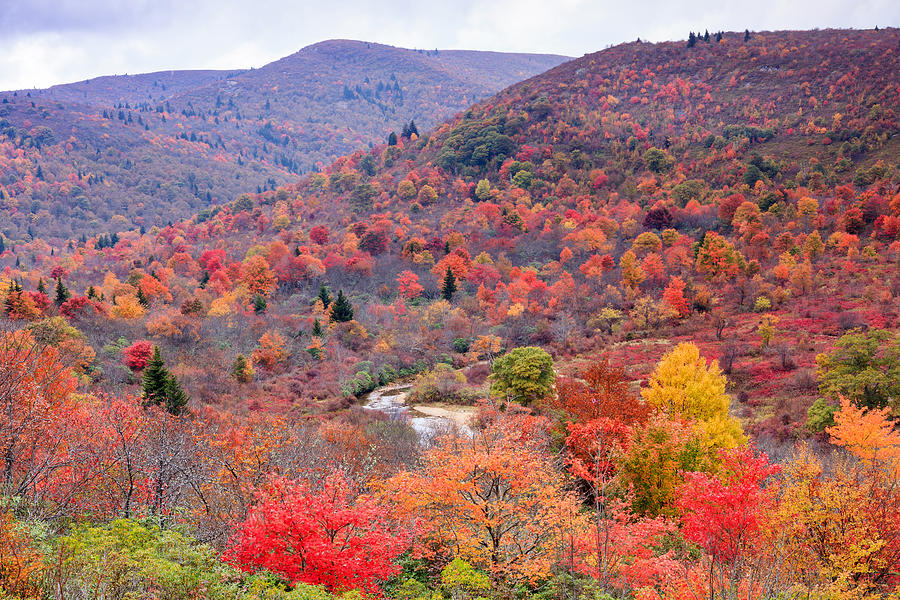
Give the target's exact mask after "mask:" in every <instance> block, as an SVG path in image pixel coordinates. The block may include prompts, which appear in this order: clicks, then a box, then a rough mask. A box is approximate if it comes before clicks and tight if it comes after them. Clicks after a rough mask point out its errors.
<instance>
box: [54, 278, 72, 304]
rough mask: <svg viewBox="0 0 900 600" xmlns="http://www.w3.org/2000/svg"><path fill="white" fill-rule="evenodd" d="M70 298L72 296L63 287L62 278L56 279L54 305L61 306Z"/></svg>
mask: <svg viewBox="0 0 900 600" xmlns="http://www.w3.org/2000/svg"><path fill="white" fill-rule="evenodd" d="M71 297H72V294H70V293H69V290H68V289H66V286H64V285H63V282H62V278H61V277H59V278H57V279H56V303H57V304H62V303H63V302H65V301H66V300H68V299H69V298H71Z"/></svg>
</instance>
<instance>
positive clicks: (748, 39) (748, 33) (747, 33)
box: [744, 29, 750, 42]
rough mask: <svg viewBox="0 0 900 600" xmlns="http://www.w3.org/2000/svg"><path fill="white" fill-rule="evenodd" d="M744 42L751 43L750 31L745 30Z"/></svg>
mask: <svg viewBox="0 0 900 600" xmlns="http://www.w3.org/2000/svg"><path fill="white" fill-rule="evenodd" d="M744 41H745V42H749V41H750V30H749V29H745V30H744Z"/></svg>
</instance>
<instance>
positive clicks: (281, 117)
mask: <svg viewBox="0 0 900 600" xmlns="http://www.w3.org/2000/svg"><path fill="white" fill-rule="evenodd" d="M564 60H566V58H565V57H561V56H550V55H529V54H505V53H494V52H470V51H437V50H435V51H428V52H426V51H417V50H407V49H402V48H395V47H392V46H384V45H380V44H371V43H367V42H355V41H349V40H331V41H327V42H322V43H319V44H314V45H312V46H308V47H306V48H304V49H302V50H300V51H299V52H297V53H295V54H293V55H291V56H288V57H285V58H283V59H281V60H278V61H275V62H273V63H270V64H268V65H265V66H264V67H262V68H259V69H249V70H237V71H164V72H159V73H148V74H141V75H120V76H110V77H99V78H95V79H91V80H88V81H83V82H78V83H70V84H65V85H59V86H53V87H51V88H48V89H46V90H19V91H14V92H3V93H0V171H2V172H3V173H4V175H3V177H2V178H0V203H2V208H3V209H4V211H3V213H2V217H0V231H2V233H3V235H5V236H6V238H7V239H10V240H24V239H29V238H31V237H32V236H34V237H36V238H46V239H56V240H58V239H60V238H67V237H77V236H78V235H80V234H81V233H83V232H84V233H88V234H92V235H93V234H97V233H102V232H113V231H122V230H124V229H129V228H132V227H135V226H139V227H145V228H149V227H150V226H153V225H162V224H165V223H168V222H170V221H171V220H173V219H178V218H184V217H187V216H189V215H191V214H194V213H196V212H198V211H199V210H201V209H203V208H205V207H207V206H210V205H213V204H215V203H217V202H220V201H223V200H226V199H229V198H233V197H234V196H236V195H237V194H239V193H241V192H244V191H248V190H250V191H254V190H260V191H262V190H264V189H274V188H275V187H276V186H277V185H280V184H283V183H286V182H291V181H296V180H297V179H298V178H299V175H300V174H302V173H306V172H310V171H314V170H316V169H319V168H321V167H323V166H324V165H327V164H328V163H330V162H332V161H333V160H335V159H336V158H337V157H338V156H340V155H343V154H346V153H348V152H351V151H353V150H356V149H359V148H370V147H372V146H373V145H374V144H377V143H383V142H384V141H385V140H386V139H387V136H388V134H389V133H390V132H391V131H397V132H398V133H400V132H401V130H402V128H403V127H404V126H405V125H406V124H407V123H408V122H410V121H413V120H414V121H415V122H416V124H417V126H418V127H421V128H423V129H425V128H429V127H431V126H433V125H434V124H436V123H438V122H440V121H442V120H445V119H447V118H450V117H452V116H453V115H454V114H455V113H457V112H458V111H460V110H462V109H464V108H466V107H467V106H469V105H470V104H472V103H473V102H475V101H477V100H480V99H482V98H485V97H487V96H489V95H491V94H493V93H495V92H497V91H498V90H500V89H502V88H504V87H506V86H508V85H510V84H512V83H514V82H516V81H519V80H521V79H525V78H528V77H530V76H532V75H535V74H537V73H540V72H542V71H544V70H546V69H547V68H550V67H552V66H555V65H557V64H559V63H560V62H562V61H564Z"/></svg>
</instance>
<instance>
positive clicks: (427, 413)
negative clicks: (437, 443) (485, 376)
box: [362, 384, 471, 439]
mask: <svg viewBox="0 0 900 600" xmlns="http://www.w3.org/2000/svg"><path fill="white" fill-rule="evenodd" d="M411 389H412V385H409V384H392V385H386V386H384V387H380V388H378V389H375V390H372V391H371V392H369V393H368V394H367V395H365V396H364V397H363V403H362V405H363V408H365V409H367V410H378V411H381V412H383V413H384V414H386V415H387V416H388V418H389V419H391V420H392V421H400V420H402V421H406V422H408V423H409V424H410V426H411V427H412V428H413V429H415V430H416V433H418V434H419V438H421V439H428V438H431V437H433V436H434V435H436V434H438V433H441V432H442V431H444V430H447V429H450V428H452V427H454V426H455V427H457V428H458V429H459V430H460V431H461V432H463V433H467V434H468V433H470V429H469V427H468V426H467V425H466V423H467V422H468V417H469V415H470V413H471V411H470V410H465V409H463V408H462V407H453V408H443V407H438V406H425V405H423V406H408V405H407V404H406V398H407V397H408V396H409V392H410V390H411Z"/></svg>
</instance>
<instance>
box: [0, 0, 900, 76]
mask: <svg viewBox="0 0 900 600" xmlns="http://www.w3.org/2000/svg"><path fill="white" fill-rule="evenodd" d="M875 25H879V26H881V27H885V26H898V25H900V2H898V1H897V0H782V1H781V2H751V1H750V0H702V1H695V2H690V3H686V2H678V1H673V0H632V1H627V0H616V1H615V2H612V1H608V0H447V1H445V2H431V1H427V0H376V1H366V0H315V1H310V0H294V1H290V0H249V1H248V0H244V1H242V2H233V1H231V0H0V40H2V46H0V90H10V89H21V88H31V87H47V86H50V85H54V84H57V83H66V82H71V81H80V80H83V79H88V78H91V77H95V76H98V75H112V74H123V73H143V72H149V71H161V70H168V69H235V68H247V67H260V66H262V65H264V64H266V63H268V62H271V61H273V60H276V59H278V58H281V57H282V56H286V55H288V54H292V53H293V52H296V51H297V50H299V49H300V48H302V47H303V46H307V45H309V44H312V43H315V42H318V41H321V40H325V39H331V38H348V39H358V40H367V41H373V42H381V43H386V44H391V45H395V46H403V47H407V48H425V49H434V48H440V49H451V48H464V49H471V50H501V51H515V52H550V53H556V54H566V55H569V56H581V55H583V54H585V53H588V52H594V51H596V50H601V49H603V48H604V47H606V46H607V45H610V44H617V43H620V42H624V41H631V40H634V39H636V38H638V37H640V38H641V39H645V40H650V41H661V40H673V39H683V38H686V37H687V34H688V31H690V30H703V29H709V30H710V31H716V30H719V29H722V30H735V31H743V30H744V29H747V28H749V29H751V30H775V29H811V28H816V27H818V28H826V27H853V28H858V29H861V28H870V27H874V26H875Z"/></svg>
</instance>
